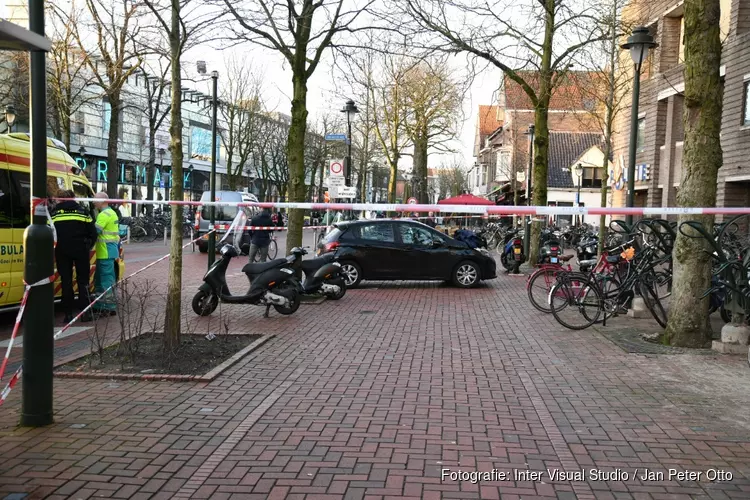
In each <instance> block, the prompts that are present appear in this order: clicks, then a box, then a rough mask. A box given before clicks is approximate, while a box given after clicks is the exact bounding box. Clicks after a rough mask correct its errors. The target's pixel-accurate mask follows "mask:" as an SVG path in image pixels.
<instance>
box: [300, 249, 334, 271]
mask: <svg viewBox="0 0 750 500" xmlns="http://www.w3.org/2000/svg"><path fill="white" fill-rule="evenodd" d="M332 261H333V254H328V255H324V256H323V257H318V258H315V259H309V260H303V261H302V270H303V271H305V273H307V272H310V271H313V272H314V271H317V270H318V269H320V268H321V267H323V266H324V265H326V264H328V263H330V262H332Z"/></svg>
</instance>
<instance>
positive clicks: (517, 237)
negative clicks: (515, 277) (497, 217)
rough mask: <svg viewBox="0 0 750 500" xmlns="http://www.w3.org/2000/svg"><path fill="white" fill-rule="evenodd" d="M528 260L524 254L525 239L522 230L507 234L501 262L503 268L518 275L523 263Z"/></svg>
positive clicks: (514, 230)
mask: <svg viewBox="0 0 750 500" xmlns="http://www.w3.org/2000/svg"><path fill="white" fill-rule="evenodd" d="M525 260H526V256H525V255H524V253H523V239H522V236H521V234H520V230H518V229H513V230H511V231H508V232H507V233H506V234H505V239H504V240H503V253H502V255H501V256H500V262H501V263H502V265H503V267H504V268H505V269H507V270H508V271H509V272H513V274H518V269H519V268H520V267H521V263H523V262H524V261H525Z"/></svg>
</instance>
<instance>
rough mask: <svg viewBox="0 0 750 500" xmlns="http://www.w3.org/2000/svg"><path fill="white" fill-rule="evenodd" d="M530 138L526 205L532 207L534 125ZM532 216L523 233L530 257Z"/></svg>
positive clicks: (526, 252) (528, 133)
mask: <svg viewBox="0 0 750 500" xmlns="http://www.w3.org/2000/svg"><path fill="white" fill-rule="evenodd" d="M526 135H528V136H529V169H528V172H527V173H526V205H527V206H529V207H530V206H531V177H532V174H533V172H534V124H533V123H532V124H531V125H529V130H528V132H526ZM530 233H531V215H529V216H528V218H527V219H526V230H525V231H524V233H523V240H524V242H523V246H524V254H526V255H529V246H530V244H531V234H530Z"/></svg>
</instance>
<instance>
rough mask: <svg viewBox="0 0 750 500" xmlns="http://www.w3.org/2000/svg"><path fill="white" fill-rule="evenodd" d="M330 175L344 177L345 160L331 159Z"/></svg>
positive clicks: (329, 165)
mask: <svg viewBox="0 0 750 500" xmlns="http://www.w3.org/2000/svg"><path fill="white" fill-rule="evenodd" d="M328 176H329V177H344V160H331V162H330V163H329V164H328Z"/></svg>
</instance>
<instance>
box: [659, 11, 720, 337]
mask: <svg viewBox="0 0 750 500" xmlns="http://www.w3.org/2000/svg"><path fill="white" fill-rule="evenodd" d="M684 5H685V18H684V22H685V112H684V115H683V117H684V123H685V145H684V147H685V150H684V156H683V160H682V180H681V182H680V190H679V192H678V193H677V204H678V206H680V207H712V206H714V205H716V188H717V179H718V171H719V168H720V167H721V164H722V150H721V140H720V132H721V113H722V98H723V94H724V90H723V85H722V83H721V75H720V73H719V66H720V65H721V33H720V28H719V18H720V8H719V0H685V4H684ZM687 221H697V222H700V223H701V224H703V226H704V227H706V228H711V227H712V225H713V222H714V217H713V215H699V216H696V215H680V217H679V223H680V224H682V223H684V222H687ZM709 230H710V229H709ZM673 258H674V285H673V287H672V297H671V307H670V310H669V322H668V324H667V331H666V339H667V341H668V342H669V343H670V344H672V345H675V346H682V347H705V346H706V345H710V343H711V338H712V331H711V323H710V322H709V316H708V308H709V300H708V297H705V296H704V292H705V291H706V290H708V289H709V288H710V286H711V258H712V257H711V251H710V250H708V251H707V243H706V242H705V240H703V239H697V238H690V237H687V236H685V235H684V234H682V233H681V232H678V233H677V239H676V241H675V246H674V254H673Z"/></svg>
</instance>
